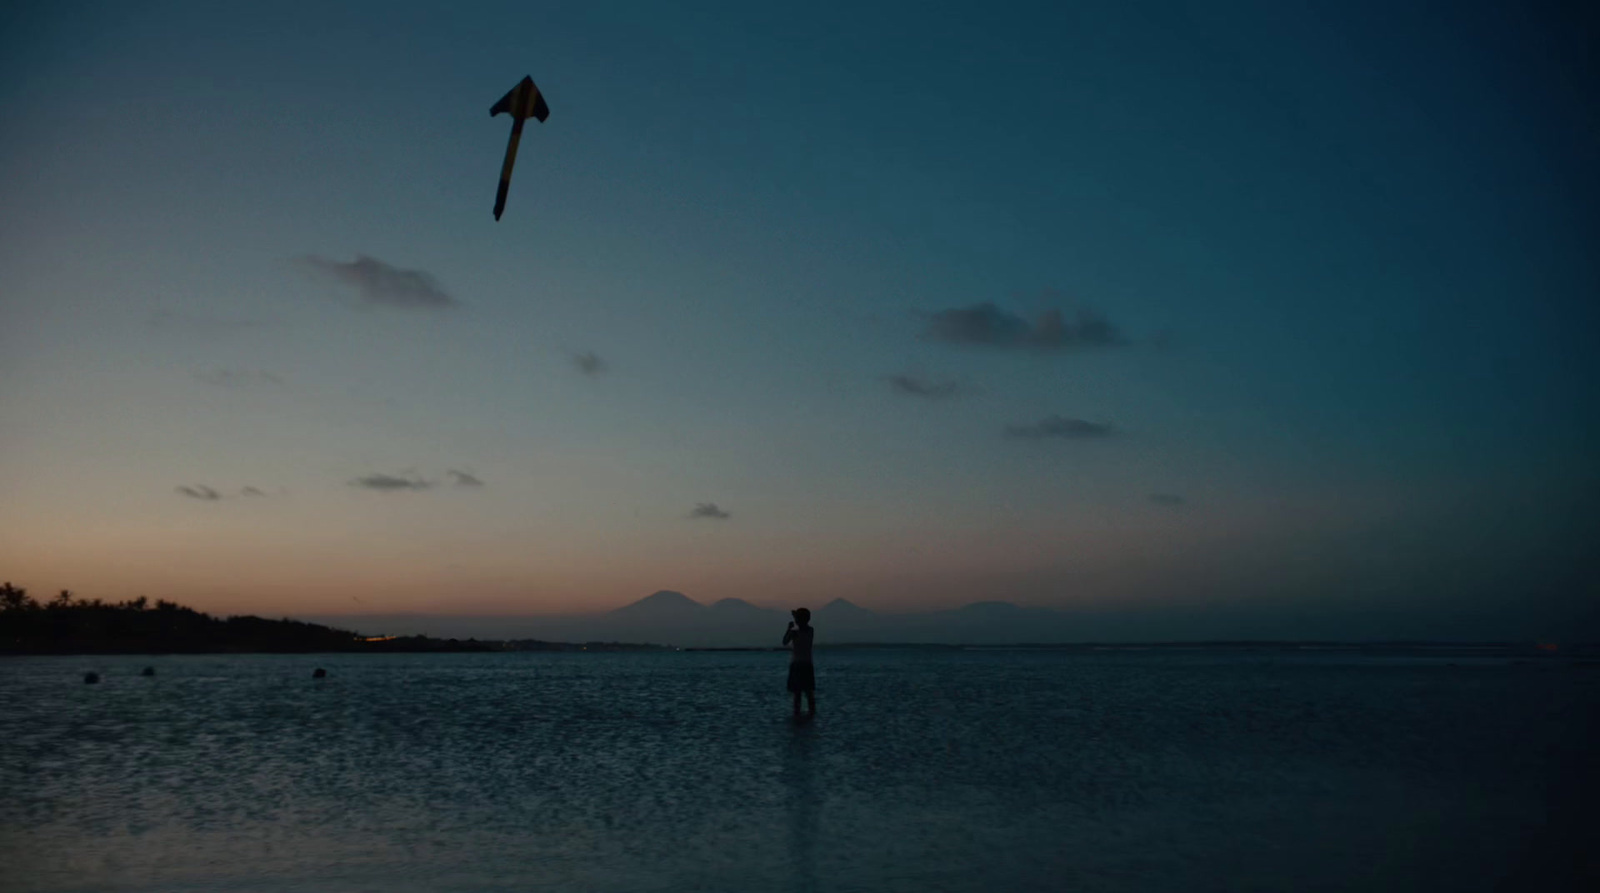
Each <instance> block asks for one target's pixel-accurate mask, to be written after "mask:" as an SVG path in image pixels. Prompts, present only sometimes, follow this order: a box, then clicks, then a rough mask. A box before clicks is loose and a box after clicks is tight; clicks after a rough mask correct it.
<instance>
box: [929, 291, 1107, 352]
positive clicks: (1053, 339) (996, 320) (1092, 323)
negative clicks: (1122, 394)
mask: <svg viewBox="0 0 1600 893" xmlns="http://www.w3.org/2000/svg"><path fill="white" fill-rule="evenodd" d="M923 337H925V338H927V339H928V340H930V341H942V342H944V343H946V344H971V345H979V346H984V347H1000V348H1032V349H1035V350H1061V349H1066V348H1083V347H1112V346H1116V345H1121V344H1124V343H1126V342H1125V341H1124V340H1123V338H1122V335H1121V333H1119V332H1118V331H1117V330H1116V327H1114V326H1112V325H1111V323H1110V322H1109V321H1107V320H1106V318H1105V317H1103V316H1101V315H1100V314H1098V313H1095V312H1093V311H1090V310H1079V311H1078V312H1077V314H1076V316H1075V318H1074V319H1073V320H1071V321H1068V320H1067V319H1066V318H1065V317H1064V316H1062V314H1061V311H1059V310H1046V311H1045V312H1044V313H1041V314H1039V318H1038V320H1037V321H1035V322H1031V323H1030V322H1029V321H1028V320H1026V319H1023V318H1022V317H1020V316H1017V315H1016V314H1013V313H1008V312H1006V311H1004V310H1001V309H1000V308H999V307H997V306H995V305H994V304H993V303H991V302H988V301H985V302H983V303H981V304H974V305H973V306H971V307H957V308H954V309H951V310H940V311H938V312H936V313H931V314H929V315H928V326H927V328H926V329H925V330H924V331H923Z"/></svg>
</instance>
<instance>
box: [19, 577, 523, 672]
mask: <svg viewBox="0 0 1600 893" xmlns="http://www.w3.org/2000/svg"><path fill="white" fill-rule="evenodd" d="M493 647H494V646H493V645H492V644H491V643H487V642H475V641H467V642H461V641H457V640H454V639H430V638H428V637H426V636H405V637H398V638H387V639H384V640H382V641H368V640H367V638H366V637H363V636H361V635H359V634H357V633H354V632H351V631H350V630H344V629H335V628H333V627H329V626H322V625H321V624H316V623H305V622H303V621H299V620H290V619H288V618H284V619H281V620H268V619H266V618H262V617H255V616H242V617H226V618H218V617H213V616H211V615H210V614H206V613H203V612H201V611H196V610H195V609H193V608H188V607H184V606H183V605H180V604H177V603H175V602H169V601H165V600H160V601H157V602H156V603H155V604H153V605H152V604H151V603H150V601H149V599H147V598H145V597H144V596H140V597H139V598H136V599H131V600H128V601H121V602H104V601H101V600H100V599H98V598H97V599H91V600H88V601H85V600H82V599H79V598H77V597H75V596H74V595H73V594H72V592H71V591H70V590H66V589H63V590H61V591H60V592H59V593H57V594H56V596H55V598H52V599H50V600H49V601H47V602H43V603H41V602H39V601H38V600H36V599H34V598H33V597H31V596H29V595H28V591H27V590H26V589H23V588H21V587H18V586H13V585H11V583H10V582H7V583H5V584H3V585H0V653H6V654H201V653H217V652H267V653H275V652H276V653H300V652H313V651H487V650H491V649H492V648H493Z"/></svg>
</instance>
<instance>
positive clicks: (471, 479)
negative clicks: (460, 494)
mask: <svg viewBox="0 0 1600 893" xmlns="http://www.w3.org/2000/svg"><path fill="white" fill-rule="evenodd" d="M445 474H448V475H450V483H452V484H454V485H456V486H457V487H481V486H483V481H481V480H479V479H478V478H477V477H476V476H474V475H470V474H467V473H466V472H465V471H456V470H455V469H453V468H452V469H450V470H449V471H447V472H445Z"/></svg>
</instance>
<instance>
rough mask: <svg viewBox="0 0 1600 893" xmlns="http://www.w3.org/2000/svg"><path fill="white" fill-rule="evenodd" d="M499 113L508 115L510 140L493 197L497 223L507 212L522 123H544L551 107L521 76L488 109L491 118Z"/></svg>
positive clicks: (526, 78)
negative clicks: (530, 120) (508, 193)
mask: <svg viewBox="0 0 1600 893" xmlns="http://www.w3.org/2000/svg"><path fill="white" fill-rule="evenodd" d="M501 112H506V113H507V114H509V115H511V141H510V142H508V143H506V163H505V164H504V165H502V166H501V167H500V189H499V191H498V192H496V193H495V195H494V219H496V220H499V219H500V215H501V214H502V213H504V212H505V209H506V192H507V191H508V190H510V188H511V166H512V165H514V164H516V163H517V142H518V141H520V140H521V139H522V122H523V121H526V120H528V119H529V118H538V119H539V123H540V124H543V123H544V119H546V118H548V117H550V107H549V106H547V105H545V104H544V96H543V95H541V94H540V93H539V88H538V87H535V86H534V85H533V78H531V77H524V78H523V79H522V80H521V81H520V82H518V83H517V85H516V86H515V87H512V88H511V92H510V93H507V94H506V95H504V96H502V97H500V101H499V102H497V103H495V104H494V105H492V106H490V107H489V117H491V118H493V117H494V116H495V115H498V114H500V113H501Z"/></svg>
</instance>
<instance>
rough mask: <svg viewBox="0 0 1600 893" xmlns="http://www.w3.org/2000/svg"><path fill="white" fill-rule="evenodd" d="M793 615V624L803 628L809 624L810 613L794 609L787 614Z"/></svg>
mask: <svg viewBox="0 0 1600 893" xmlns="http://www.w3.org/2000/svg"><path fill="white" fill-rule="evenodd" d="M789 613H790V614H792V615H794V622H795V623H798V624H800V625H801V626H805V625H807V624H809V623H810V622H811V612H810V611H809V610H807V609H805V608H795V609H794V610H793V611H790V612H789Z"/></svg>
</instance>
